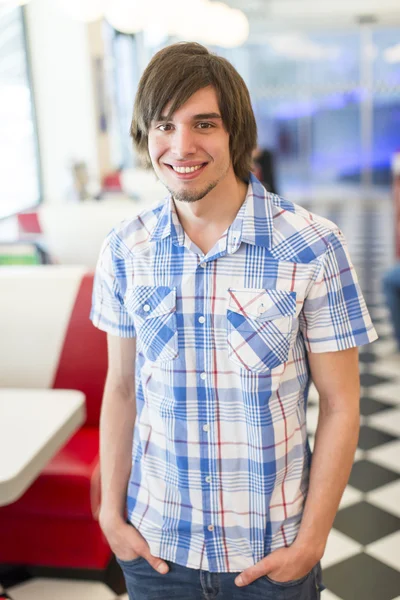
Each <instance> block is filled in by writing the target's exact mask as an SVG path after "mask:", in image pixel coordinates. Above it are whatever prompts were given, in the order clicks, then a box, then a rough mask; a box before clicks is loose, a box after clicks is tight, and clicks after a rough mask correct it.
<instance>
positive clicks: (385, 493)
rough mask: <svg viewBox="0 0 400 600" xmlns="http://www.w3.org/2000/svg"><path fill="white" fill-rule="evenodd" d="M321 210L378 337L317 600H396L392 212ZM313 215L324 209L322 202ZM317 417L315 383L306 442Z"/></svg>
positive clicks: (32, 588) (40, 582)
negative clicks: (344, 244)
mask: <svg viewBox="0 0 400 600" xmlns="http://www.w3.org/2000/svg"><path fill="white" fill-rule="evenodd" d="M325 208H326V210H325V216H327V217H328V218H331V219H332V220H334V221H335V222H337V223H338V224H339V226H340V227H341V228H342V229H343V231H344V233H345V234H346V237H347V239H348V243H349V248H350V253H351V256H352V259H353V261H354V263H355V265H356V269H357V272H358V275H359V279H360V283H361V287H362V289H363V291H364V294H365V297H366V300H367V304H368V306H369V308H370V312H371V316H372V318H373V321H374V324H375V326H376V329H377V330H378V333H379V335H380V339H379V340H378V341H376V342H374V343H373V344H371V345H370V346H368V347H364V348H361V349H360V371H361V384H362V392H361V415H362V417H361V432H360V440H359V444H358V450H357V453H356V456H355V461H354V466H353V470H352V473H351V477H350V481H349V485H348V486H347V488H346V490H345V493H344V495H343V498H342V501H341V504H340V509H339V511H338V514H337V517H336V520H335V523H334V528H333V530H332V532H331V534H330V536H329V540H328V544H327V548H326V552H325V555H324V558H323V560H322V565H323V569H324V583H325V585H326V587H327V589H326V591H324V592H323V594H322V600H400V354H399V355H396V354H395V344H394V341H393V337H392V330H391V326H390V323H389V320H388V313H387V310H386V308H385V306H384V300H383V297H382V294H381V278H382V274H383V273H384V271H385V270H386V269H387V267H388V266H389V265H390V263H391V262H392V259H391V257H392V247H391V241H390V240H391V235H392V234H391V232H392V223H393V221H392V216H391V209H390V205H389V202H383V203H381V204H376V205H367V204H365V203H364V204H363V205H362V206H361V205H360V204H357V203H356V202H355V203H351V205H350V206H346V205H340V204H338V203H336V204H335V205H334V206H329V205H327V206H326V207H325ZM316 212H319V213H320V214H324V211H323V210H321V207H319V208H318V209H317V210H316ZM317 419H318V395H317V393H316V390H315V388H312V389H311V392H310V406H309V409H308V429H309V434H310V442H311V444H312V443H313V434H314V432H315V428H316V424H317ZM10 593H11V595H12V597H13V598H14V600H28V599H29V600H72V599H74V600H75V599H79V600H115V595H114V593H113V592H112V591H111V590H110V589H109V588H108V587H106V586H105V585H104V584H102V583H97V582H90V581H71V580H60V579H57V580H56V579H32V580H30V581H28V582H26V583H23V584H20V585H18V586H15V587H13V588H11V590H10ZM119 598H120V600H122V599H123V600H127V595H123V596H120V597H119Z"/></svg>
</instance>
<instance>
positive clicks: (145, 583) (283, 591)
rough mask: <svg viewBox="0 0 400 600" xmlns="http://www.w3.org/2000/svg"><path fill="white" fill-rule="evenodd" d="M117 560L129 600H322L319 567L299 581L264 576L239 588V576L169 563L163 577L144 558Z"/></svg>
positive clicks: (322, 587) (318, 565)
mask: <svg viewBox="0 0 400 600" xmlns="http://www.w3.org/2000/svg"><path fill="white" fill-rule="evenodd" d="M117 560H118V563H119V565H120V566H121V568H122V571H123V573H124V576H125V581H126V587H127V591H128V595H129V600H169V599H171V600H214V599H216V600H239V599H240V600H319V599H320V592H321V591H322V590H323V589H324V586H323V585H322V583H321V567H320V564H317V565H316V566H315V567H314V568H313V570H312V571H311V572H310V573H309V574H308V575H306V576H305V577H302V578H301V579H298V580H296V581H289V582H287V583H278V582H274V581H272V580H270V579H269V578H268V577H266V576H265V577H261V578H260V579H257V580H256V581H254V582H253V583H251V584H250V585H248V586H245V587H241V588H239V587H237V586H236V585H235V583H234V580H235V578H236V577H237V575H238V573H210V572H209V571H201V570H198V569H189V568H187V567H182V566H180V565H177V564H175V563H172V562H168V561H167V564H168V566H169V569H170V570H169V572H168V573H167V574H166V575H160V574H159V573H157V571H155V570H154V569H153V568H152V567H151V566H150V565H149V563H148V562H147V561H146V560H145V559H144V558H142V557H139V558H136V559H134V560H130V561H124V560H119V559H117Z"/></svg>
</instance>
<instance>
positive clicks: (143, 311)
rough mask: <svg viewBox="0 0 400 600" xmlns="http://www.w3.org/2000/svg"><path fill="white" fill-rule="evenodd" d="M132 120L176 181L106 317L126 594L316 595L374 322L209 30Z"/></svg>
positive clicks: (118, 245)
mask: <svg viewBox="0 0 400 600" xmlns="http://www.w3.org/2000/svg"><path fill="white" fill-rule="evenodd" d="M131 133H132V137H133V140H134V143H135V145H136V148H137V150H138V151H139V152H140V154H141V155H142V156H144V158H145V159H146V160H147V163H148V165H152V167H153V169H154V171H155V173H156V175H157V176H158V178H159V179H160V180H161V181H162V182H163V183H164V184H165V185H166V186H167V188H168V189H169V191H170V197H168V198H167V199H166V200H164V201H163V202H162V203H161V204H160V205H158V206H157V207H156V208H153V209H149V210H147V211H144V212H142V213H141V214H140V215H139V216H137V217H135V218H133V219H131V220H127V221H125V222H124V223H122V224H121V225H119V226H118V227H117V228H116V229H114V230H113V231H112V232H111V233H110V234H109V236H108V237H107V239H106V241H105V243H104V245H103V248H102V251H101V255H100V259H99V263H98V267H97V275H96V285H95V290H94V296H93V298H94V300H93V309H92V315H91V318H92V320H93V322H94V324H95V325H96V326H97V327H100V328H101V329H103V330H105V331H107V332H108V334H109V336H108V344H109V372H108V377H107V382H106V386H105V393H104V401H103V408H102V416H101V450H100V454H101V474H102V507H101V515H100V523H101V526H102V528H103V531H104V533H105V535H106V537H107V539H108V541H109V543H110V546H111V548H112V550H113V551H114V552H115V554H116V556H117V558H118V560H119V563H120V565H121V567H122V569H123V571H124V575H125V579H126V582H127V588H128V592H129V594H130V596H129V597H130V598H135V600H142V599H147V598H151V599H155V598H160V599H161V598H163V599H165V598H175V599H185V600H188V599H200V598H214V597H216V596H217V595H218V598H229V599H236V598H292V599H294V598H295V599H298V600H306V599H307V600H313V599H314V598H319V592H320V589H322V585H321V579H320V567H319V560H320V558H321V557H322V555H323V552H324V548H325V545H326V541H327V537H328V534H329V531H330V529H331V526H332V522H333V519H334V517H335V513H336V511H337V508H338V505H339V501H340V498H341V495H342V492H343V490H344V487H345V485H346V483H347V480H348V477H349V473H350V469H351V465H352V461H353V456H354V451H355V448H356V445H357V438H358V427H359V413H358V404H359V375H358V357H357V348H356V347H357V346H358V345H361V344H366V343H368V342H370V341H373V340H374V339H375V338H376V334H375V331H374V329H373V326H372V324H371V321H370V318H369V315H368V312H367V310H366V307H365V304H364V300H363V298H362V296H361V293H360V290H359V287H358V284H357V280H356V275H355V273H354V270H353V267H352V266H351V263H350V261H349V257H348V255H347V251H346V247H345V242H344V240H343V236H342V234H341V232H340V231H339V230H338V228H337V227H336V226H335V225H334V224H333V223H331V222H330V221H327V220H326V219H322V218H320V217H317V216H315V215H312V214H310V213H309V212H307V211H305V210H303V209H302V208H300V207H298V206H296V205H294V204H292V203H290V202H288V201H285V200H282V199H281V198H279V197H278V196H274V195H271V194H269V193H267V192H266V191H265V189H264V188H263V187H262V185H261V184H260V183H259V181H258V180H257V179H256V178H255V177H254V176H253V175H251V174H250V173H249V171H250V165H251V154H252V151H253V149H254V147H255V145H256V125H255V120H254V116H253V112H252V109H251V104H250V99H249V94H248V90H247V88H246V86H245V84H244V82H243V80H242V78H241V77H240V76H239V74H238V73H237V72H236V71H235V69H234V68H233V67H232V65H231V64H230V63H229V62H227V61H226V60H225V59H222V58H220V57H217V56H214V55H212V54H210V53H209V52H208V51H207V50H206V49H205V48H204V47H202V46H200V45H198V44H194V43H183V44H175V45H172V46H170V47H168V48H165V49H163V50H161V51H160V52H159V53H157V54H156V55H155V56H154V57H153V59H152V60H151V62H150V64H149V65H148V67H147V68H146V70H145V72H144V74H143V76H142V78H141V81H140V83H139V89H138V93H137V97H136V101H135V108H134V115H133V122H132V127H131ZM311 378H312V380H313V381H314V383H315V385H316V387H317V390H318V392H319V395H320V417H319V423H318V429H317V434H316V441H315V449H314V455H313V460H312V464H311V460H310V459H311V453H310V449H309V445H308V441H307V434H306V427H305V421H306V419H305V414H306V404H307V395H308V389H309V385H310V382H311ZM135 403H136V409H135ZM133 430H134V435H133ZM132 438H133V439H132ZM132 444H133V449H132V448H131V447H132ZM131 449H132V455H131ZM131 456H132V458H131ZM125 504H126V508H127V520H128V523H127V522H126V515H125V512H124V511H125Z"/></svg>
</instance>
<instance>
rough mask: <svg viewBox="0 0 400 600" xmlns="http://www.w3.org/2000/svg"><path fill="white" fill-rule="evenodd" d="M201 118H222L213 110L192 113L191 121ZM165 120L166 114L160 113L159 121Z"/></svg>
mask: <svg viewBox="0 0 400 600" xmlns="http://www.w3.org/2000/svg"><path fill="white" fill-rule="evenodd" d="M202 119H222V117H221V115H220V114H218V113H215V112H211V113H200V114H199V115H193V117H192V120H193V121H199V120H202ZM165 121H167V116H166V115H160V119H159V121H158V122H159V123H161V122H165Z"/></svg>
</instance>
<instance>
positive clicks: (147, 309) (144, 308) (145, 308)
mask: <svg viewBox="0 0 400 600" xmlns="http://www.w3.org/2000/svg"><path fill="white" fill-rule="evenodd" d="M143 310H144V311H145V312H149V310H150V304H145V305H144V306H143Z"/></svg>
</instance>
